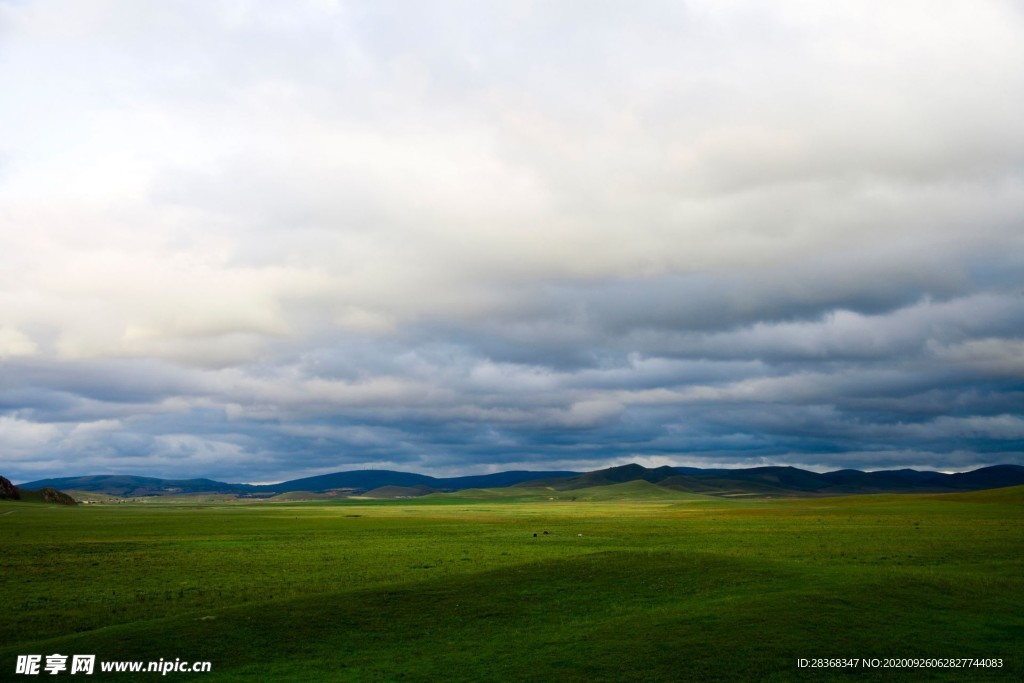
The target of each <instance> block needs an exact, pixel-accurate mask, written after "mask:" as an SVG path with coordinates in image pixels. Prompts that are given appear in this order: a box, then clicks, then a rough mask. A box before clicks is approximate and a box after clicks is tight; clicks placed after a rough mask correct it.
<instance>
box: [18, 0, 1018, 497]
mask: <svg viewBox="0 0 1024 683" xmlns="http://www.w3.org/2000/svg"><path fill="white" fill-rule="evenodd" d="M1022 112H1024V9H1022V6H1021V5H1020V3H1018V2H1015V1H1014V0H1005V1H1000V0H943V1H941V2H936V1H935V0H899V1H898V2H892V1H891V0H886V1H881V0H879V1H868V2H864V1H862V0H860V1H854V0H849V1H844V0H836V1H834V2H816V1H814V0H777V1H775V2H770V3H769V2H754V1H752V0H693V1H689V0H679V1H676V2H644V1H639V2H628V3H627V2H600V1H598V0H587V1H582V0H581V1H576V2H563V1H557V0H552V1H550V2H540V1H537V2H530V1H529V0H516V1H510V2H498V1H495V2H479V1H466V2H459V1H454V0H453V1H442V0H438V1H437V2H429V3H420V2H388V1H375V2H332V1H330V0H308V1H303V0H296V1H294V2H287V3H281V2H272V1H268V2H255V1H253V2H247V1H243V0H231V1H215V0H195V1H188V0H182V1H178V2H163V1H158V0H148V1H140V0H45V1H44V0H0V474H3V475H4V476H7V477H8V478H10V479H12V480H15V481H29V480H32V479H39V478H43V477H50V476H72V475H81V474H110V473H131V474H137V475H147V476H162V477H171V478H189V477H211V478H215V479H221V480H227V481H248V482H273V481H281V480H283V479H288V478H295V477H300V476H307V475H312V474H320V473H325V472H332V471H339V470H349V469H362V468H388V469H399V470H405V471H415V472H423V473H426V474H434V475H441V476H447V475H457V474H469V473H485V472H492V471H501V470H509V469H534V470H547V469H573V470H589V469H596V468H599V467H605V466H610V465H617V464H624V463H628V462H638V463H641V464H644V465H650V466H656V465H663V464H672V465H689V466H705V467H706V466H727V467H749V466H758V465H768V464H772V465H794V466H799V467H807V468H810V469H815V470H831V469H839V468H845V467H856V468H861V469H885V468H897V467H914V468H921V469H923V468H927V469H941V470H944V471H956V470H966V469H973V468H976V467H980V466H984V465H991V464H996V463H1016V464H1024V125H1021V113H1022Z"/></svg>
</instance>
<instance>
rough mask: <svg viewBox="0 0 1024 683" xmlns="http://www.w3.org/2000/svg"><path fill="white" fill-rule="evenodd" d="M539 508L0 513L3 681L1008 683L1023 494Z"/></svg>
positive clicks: (268, 505)
mask: <svg viewBox="0 0 1024 683" xmlns="http://www.w3.org/2000/svg"><path fill="white" fill-rule="evenodd" d="M562 493H567V492H562ZM562 493H559V494H557V495H550V494H551V491H550V490H548V489H542V488H538V489H518V490H516V489H504V490H502V491H464V492H459V493H456V494H433V495H431V496H426V497H423V498H418V499H412V500H399V501H345V500H332V501H311V502H303V503H287V502H266V501H264V502H230V501H223V502H215V503H196V504H192V505H184V504H182V503H180V502H179V503H168V504H161V503H160V502H159V501H157V500H150V501H148V502H147V503H146V504H140V505H130V504H121V505H109V506H104V505H92V506H79V507H63V506H48V505H40V504H34V505H33V504H26V503H15V502H4V503H0V548H2V552H0V594H2V595H3V596H4V604H5V607H6V618H5V619H3V620H2V621H0V680H19V679H20V680H32V679H31V678H30V677H25V676H20V677H19V676H16V675H15V674H14V672H15V661H16V658H17V655H20V654H40V655H44V656H45V655H48V654H53V653H60V654H65V655H73V654H95V655H97V658H98V660H99V661H105V660H138V661H147V662H148V661H157V660H159V659H161V658H163V659H165V660H170V661H173V660H174V659H176V658H180V659H182V660H188V661H195V660H209V661H210V662H211V663H212V671H211V672H210V673H205V674H200V673H170V674H168V675H167V676H166V677H162V676H160V675H159V674H156V673H139V674H129V673H117V674H109V675H107V676H104V674H102V673H101V672H99V671H97V673H95V674H94V675H93V676H92V677H90V680H106V679H109V680H117V681H132V680H139V681H153V680H157V679H163V678H166V679H167V680H201V681H278V680H280V681H688V680H697V681H700V680H709V681H712V680H713V681H756V680H767V681H789V680H815V681H818V680H858V681H860V680H870V681H875V680H877V681H889V680H957V681H968V680H969V681H988V680H1022V679H1024V661H1022V653H1024V571H1022V569H1024V523H1022V522H1024V487H1018V488H1014V489H1000V490H995V491H986V492H978V493H968V494H953V495H879V496H854V497H845V498H815V499H802V500H770V501H765V500H762V501H754V500H746V499H744V500H729V499H721V498H712V497H708V496H699V495H693V494H678V495H676V494H672V493H670V494H665V493H664V492H663V491H661V490H657V487H654V489H652V488H650V487H649V486H647V485H645V484H643V483H632V484H625V485H616V486H612V487H602V488H600V489H585V490H580V491H576V492H572V495H569V496H568V499H566V498H565V497H563V496H562ZM573 496H575V498H576V500H572V497H573ZM549 498H560V499H555V500H549ZM545 532H547V533H545ZM535 534H536V535H535ZM801 658H803V659H807V660H811V661H813V660H814V659H818V658H845V659H856V660H858V661H860V662H863V660H865V659H867V660H871V659H875V658H877V659H879V660H882V663H883V664H884V662H885V660H886V659H896V660H905V659H912V658H921V659H929V658H933V659H939V660H941V661H942V662H944V663H947V664H948V663H950V662H949V661H948V660H952V659H954V658H971V659H997V660H1002V667H1001V668H985V669H981V668H970V669H964V668H958V669H949V668H936V667H932V668H899V669H892V668H889V669H883V668H866V667H865V666H863V664H861V665H860V666H858V667H856V668H853V667H848V668H831V669H811V668H801V667H799V666H798V660H799V659H801ZM44 661H45V660H44ZM897 663H898V662H897ZM44 675H45V674H44ZM64 675H65V676H67V675H68V674H67V673H66V672H65V674H64ZM47 678H49V676H47Z"/></svg>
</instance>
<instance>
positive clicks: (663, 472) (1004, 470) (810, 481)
mask: <svg viewBox="0 0 1024 683" xmlns="http://www.w3.org/2000/svg"><path fill="white" fill-rule="evenodd" d="M630 481H646V482H649V483H651V484H655V485H657V486H661V487H665V488H668V489H673V490H676V491H685V492H690V493H704V494H710V495H723V496H735V495H753V496H772V497H776V496H807V495H843V494H852V493H913V492H918V493H927V492H933V493H942V492H955V491H976V490H980V489H990V488H1001V487H1004V486H1017V485H1024V467H1021V466H1019V465H995V466H992V467H983V468H981V469H977V470H973V471H970V472H959V473H956V474H944V473H942V472H928V471H919V470H912V469H901V470H884V471H880V472H862V471H860V470H837V471H835V472H825V473H817V472H809V471H807V470H802V469H798V468H796V467H752V468H747V469H700V468H696V467H668V466H665V467H656V468H646V467H643V466H641V465H636V464H631V465H622V466H620V467H610V468H608V469H603V470H596V471H593V472H564V471H556V472H531V471H510V472H498V473H495V474H484V475H474V476H465V477H450V478H437V477H430V476H427V475H425V474H415V473H411V472H394V471H391V470H353V471H349V472H335V473H333V474H323V475H319V476H316V477H306V478H303V479H293V480H291V481H284V482H281V483H279V484H266V485H253V484H228V483H225V482H221V481H213V480H211V479H158V478H153V477H135V476H130V475H91V476H83V477H60V478H56V479H40V480H38V481H31V482H27V483H25V484H21V485H20V488H22V489H41V488H46V487H49V488H55V489H60V490H64V491H69V490H70V491H87V492H93V493H105V494H109V495H114V496H122V497H138V496H161V495H173V494H190V493H229V494H236V495H239V496H251V497H269V496H273V495H275V494H285V493H294V492H309V493H326V492H339V493H346V494H352V495H357V494H369V495H371V496H374V497H380V498H388V497H399V496H401V497H407V496H419V495H425V494H429V493H434V492H439V491H461V490H465V489H482V488H504V487H509V486H532V487H537V486H542V487H550V488H552V489H555V490H559V491H568V490H574V489H583V488H590V487H594V486H607V485H610V484H620V483H624V482H630Z"/></svg>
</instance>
